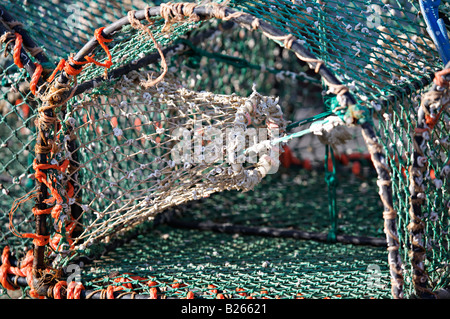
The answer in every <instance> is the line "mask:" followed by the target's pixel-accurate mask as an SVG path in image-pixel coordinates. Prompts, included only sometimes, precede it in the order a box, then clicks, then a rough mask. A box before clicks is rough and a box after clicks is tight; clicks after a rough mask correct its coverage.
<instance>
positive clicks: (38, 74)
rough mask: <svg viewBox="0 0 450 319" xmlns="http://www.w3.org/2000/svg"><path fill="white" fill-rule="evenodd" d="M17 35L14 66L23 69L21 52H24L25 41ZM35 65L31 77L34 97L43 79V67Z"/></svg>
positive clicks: (31, 88) (31, 89)
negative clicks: (40, 80)
mask: <svg viewBox="0 0 450 319" xmlns="http://www.w3.org/2000/svg"><path fill="white" fill-rule="evenodd" d="M15 35H16V42H15V44H14V50H13V59H14V64H15V65H17V66H18V67H19V68H21V69H22V68H23V63H22V61H21V60H20V51H21V50H22V43H23V39H22V36H21V35H20V34H19V33H16V34H15ZM34 65H35V67H36V69H35V71H34V73H33V75H32V76H31V82H30V91H31V93H33V95H36V86H37V83H38V81H39V79H40V78H41V75H42V71H43V67H42V65H40V64H39V63H35V64H34Z"/></svg>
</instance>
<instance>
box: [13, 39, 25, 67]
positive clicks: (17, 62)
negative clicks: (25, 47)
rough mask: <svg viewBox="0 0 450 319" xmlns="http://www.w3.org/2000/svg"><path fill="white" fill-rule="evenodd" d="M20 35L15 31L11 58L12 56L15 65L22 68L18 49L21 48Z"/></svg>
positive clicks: (21, 40)
mask: <svg viewBox="0 0 450 319" xmlns="http://www.w3.org/2000/svg"><path fill="white" fill-rule="evenodd" d="M22 42H23V39H22V36H21V35H20V34H19V33H16V42H15V44H14V52H13V58H14V64H15V65H17V66H18V67H19V68H23V63H22V61H21V60H20V51H21V50H22Z"/></svg>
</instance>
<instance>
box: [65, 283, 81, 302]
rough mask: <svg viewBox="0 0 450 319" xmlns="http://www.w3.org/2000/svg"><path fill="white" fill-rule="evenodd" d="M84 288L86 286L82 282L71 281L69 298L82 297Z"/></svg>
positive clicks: (68, 287) (68, 288)
mask: <svg viewBox="0 0 450 319" xmlns="http://www.w3.org/2000/svg"><path fill="white" fill-rule="evenodd" d="M82 290H84V286H83V285H82V284H81V283H78V282H75V281H72V282H70V284H69V285H68V286H67V299H80V296H81V291H82Z"/></svg>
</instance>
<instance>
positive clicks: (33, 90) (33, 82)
mask: <svg viewBox="0 0 450 319" xmlns="http://www.w3.org/2000/svg"><path fill="white" fill-rule="evenodd" d="M34 65H35V66H36V70H35V71H34V73H33V76H32V77H31V82H30V91H31V93H33V95H36V86H37V83H38V81H39V79H40V78H41V74H42V71H43V67H42V65H40V64H39V63H35V64H34Z"/></svg>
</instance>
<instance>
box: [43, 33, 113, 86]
mask: <svg viewBox="0 0 450 319" xmlns="http://www.w3.org/2000/svg"><path fill="white" fill-rule="evenodd" d="M104 28H105V27H101V28H98V29H96V30H95V33H94V35H95V39H96V40H97V42H98V43H99V44H100V46H101V47H102V48H103V50H104V51H105V52H106V55H107V57H108V58H107V60H106V61H105V62H103V63H102V62H98V61H96V60H95V59H93V58H92V57H90V56H85V57H84V59H85V60H86V61H75V60H74V59H73V57H72V56H70V57H69V59H68V60H67V61H66V60H65V59H61V60H60V61H59V63H58V65H57V66H56V68H55V69H54V70H53V73H52V74H51V75H50V76H49V78H48V79H47V82H52V81H53V79H54V78H55V76H56V74H57V73H58V72H59V71H62V70H64V72H66V73H67V74H68V75H71V76H77V75H78V74H80V72H81V71H82V70H83V68H82V67H81V68H79V69H76V68H74V67H72V65H71V64H75V65H85V64H88V63H93V64H95V65H97V66H102V67H104V68H106V69H109V68H110V67H111V66H112V64H113V63H112V55H111V53H110V52H109V49H108V47H107V46H106V44H105V43H108V42H111V41H112V39H106V38H105V37H104V36H103V35H102V31H103V29H104Z"/></svg>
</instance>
